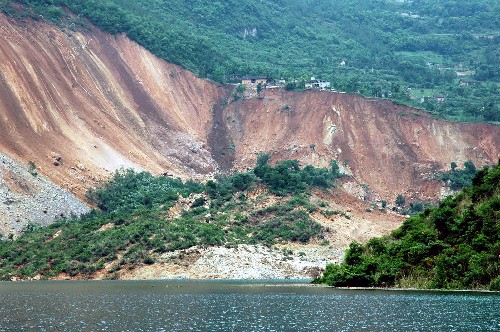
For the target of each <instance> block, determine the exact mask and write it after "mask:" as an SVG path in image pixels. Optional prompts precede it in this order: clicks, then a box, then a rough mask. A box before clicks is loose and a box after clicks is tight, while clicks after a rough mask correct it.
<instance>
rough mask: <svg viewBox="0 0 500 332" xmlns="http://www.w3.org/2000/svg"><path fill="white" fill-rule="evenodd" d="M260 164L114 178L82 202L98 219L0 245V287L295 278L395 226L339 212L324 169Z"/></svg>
mask: <svg viewBox="0 0 500 332" xmlns="http://www.w3.org/2000/svg"><path fill="white" fill-rule="evenodd" d="M267 161H268V158H267V157H266V156H262V157H261V158H260V159H259V163H258V164H257V166H256V167H255V168H254V170H253V171H252V172H248V173H238V174H234V175H231V176H227V177H219V178H218V179H217V181H208V182H207V183H206V184H201V183H199V182H194V181H191V180H189V181H186V182H182V181H180V180H178V179H173V178H171V177H166V176H158V177H154V176H152V175H151V174H149V173H144V172H142V173H136V172H134V171H132V170H127V171H120V172H116V173H115V176H114V177H113V179H112V180H110V181H109V182H107V183H106V184H104V185H102V186H101V187H99V188H97V189H95V190H93V191H91V192H90V193H89V198H90V199H91V200H92V201H93V202H95V204H96V205H97V206H98V207H99V208H100V211H92V212H91V213H88V214H86V215H84V216H83V217H82V218H80V219H63V220H59V221H57V222H56V223H54V224H52V225H50V226H48V227H43V228H40V227H36V226H35V225H32V227H30V228H28V229H26V230H25V231H24V233H23V234H21V235H20V236H19V237H18V238H16V239H14V240H11V241H0V279H1V280H16V279H31V278H36V279H40V278H43V279H46V278H83V279H87V278H97V279H100V278H113V279H114V278H123V279H130V278H174V277H191V278H200V277H203V278H304V277H308V276H309V277H311V276H317V275H318V274H319V272H320V271H322V270H323V269H324V267H325V264H326V261H327V260H328V261H339V259H340V256H339V254H341V251H339V250H338V248H344V247H345V246H346V245H347V243H348V242H349V241H352V240H358V241H365V240H366V239H367V238H369V237H371V236H374V235H380V234H384V233H387V232H388V231H390V230H392V229H394V228H395V227H397V226H398V225H399V224H400V220H401V216H398V215H397V214H393V213H387V212H385V211H372V212H370V213H367V212H364V213H363V212H361V211H363V209H362V206H364V208H365V209H366V207H367V206H368V205H367V204H366V203H364V204H363V203H362V202H359V201H357V202H356V200H355V199H352V198H351V200H352V201H354V202H352V204H349V205H350V207H351V209H352V210H351V209H349V210H347V209H346V208H345V207H343V206H341V207H339V205H338V203H337V202H338V201H341V202H342V201H345V199H349V195H346V194H345V193H343V192H342V191H337V190H335V191H333V189H332V185H333V182H332V181H333V180H335V178H336V177H338V176H339V172H338V167H337V165H336V164H335V163H334V162H332V165H331V168H329V169H326V168H324V169H318V168H314V167H312V166H306V167H304V168H300V167H299V166H298V163H297V161H284V162H282V163H279V164H277V165H276V166H270V165H269V164H268V163H267ZM339 196H340V199H339ZM342 196H345V197H342ZM360 205H361V206H360ZM240 245H241V246H240Z"/></svg>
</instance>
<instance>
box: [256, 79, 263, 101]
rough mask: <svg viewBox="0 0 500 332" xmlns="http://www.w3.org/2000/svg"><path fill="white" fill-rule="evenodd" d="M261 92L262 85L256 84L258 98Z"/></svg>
mask: <svg viewBox="0 0 500 332" xmlns="http://www.w3.org/2000/svg"><path fill="white" fill-rule="evenodd" d="M261 92H262V83H260V82H259V84H257V96H258V97H259V98H260V93H261Z"/></svg>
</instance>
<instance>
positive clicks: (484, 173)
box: [316, 165, 500, 291]
mask: <svg viewBox="0 0 500 332" xmlns="http://www.w3.org/2000/svg"><path fill="white" fill-rule="evenodd" d="M499 256H500V165H497V166H495V167H494V168H492V169H488V168H484V169H482V170H480V171H479V172H478V173H477V174H476V176H475V177H474V178H473V179H472V186H471V187H467V188H465V189H464V190H463V191H462V192H461V193H460V194H458V195H457V196H455V197H448V198H446V199H445V200H444V201H442V202H441V203H440V205H439V206H438V207H436V208H429V209H427V210H426V211H424V212H422V213H421V214H419V215H418V216H414V217H411V218H409V219H407V220H405V222H404V223H403V225H402V226H401V227H400V228H399V229H397V230H395V231H393V232H392V233H391V234H390V235H388V236H385V237H382V238H373V239H371V240H370V241H368V242H367V243H366V244H365V245H361V244H359V243H355V242H354V243H351V245H350V246H349V249H348V250H347V251H346V255H345V258H344V262H343V263H342V264H340V265H333V264H332V265H328V266H327V268H326V271H325V272H324V275H323V276H322V277H321V278H320V279H318V280H316V282H319V283H327V284H329V285H333V286H360V287H373V286H375V287H395V286H396V287H416V288H446V289H476V288H477V289H485V288H486V289H490V290H495V291H500V261H499V260H498V257H499Z"/></svg>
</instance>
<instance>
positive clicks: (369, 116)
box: [223, 89, 500, 201]
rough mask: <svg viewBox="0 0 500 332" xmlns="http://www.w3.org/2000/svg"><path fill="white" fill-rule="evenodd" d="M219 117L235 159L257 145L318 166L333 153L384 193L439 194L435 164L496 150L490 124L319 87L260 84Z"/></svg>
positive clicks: (481, 161)
mask: <svg viewBox="0 0 500 332" xmlns="http://www.w3.org/2000/svg"><path fill="white" fill-rule="evenodd" d="M223 118H224V119H227V127H228V128H230V129H229V132H230V133H231V136H232V141H233V142H234V144H235V151H236V158H235V159H236V160H237V161H238V163H237V165H236V166H237V167H241V168H244V167H250V166H252V165H254V163H255V159H256V154H257V153H260V152H268V153H271V155H272V157H273V159H275V160H281V159H298V160H299V161H301V162H302V163H303V164H313V165H316V166H321V165H323V166H325V167H326V166H328V163H329V161H330V160H332V159H334V160H338V161H339V163H341V164H345V165H346V170H347V172H348V173H350V174H352V175H353V176H354V178H355V179H356V182H357V183H358V184H364V185H365V186H363V187H364V188H365V189H366V188H368V190H367V191H368V192H367V193H366V192H365V195H368V196H370V192H371V194H375V195H374V196H376V193H378V194H379V195H380V196H381V197H382V198H386V199H387V200H388V201H394V199H395V198H396V196H397V195H398V194H400V193H403V194H406V197H407V198H411V197H414V198H415V199H419V200H431V199H436V198H439V196H440V189H441V185H440V183H439V182H438V181H432V180H433V175H435V173H436V172H437V171H439V170H443V168H449V164H450V163H451V162H452V161H456V162H457V163H458V164H459V165H462V164H463V162H465V161H467V160H472V161H473V162H474V163H475V164H476V165H478V166H482V165H485V164H492V163H496V162H497V161H498V157H499V151H500V127H498V126H493V125H488V124H484V123H457V122H448V121H441V120H435V119H433V118H431V117H430V116H429V115H427V114H426V113H423V112H421V111H418V110H416V109H413V108H409V107H405V106H400V105H396V104H394V103H392V102H391V101H388V100H377V99H366V98H363V97H360V96H355V95H348V94H343V93H333V92H327V91H305V92H286V91H283V90H281V89H272V90H270V89H268V90H265V91H264V98H262V99H258V98H251V99H247V100H242V101H237V102H233V103H231V104H230V105H229V106H228V107H227V108H226V109H225V110H224V116H223ZM366 185H367V186H368V187H367V186H366ZM365 191H366V190H365Z"/></svg>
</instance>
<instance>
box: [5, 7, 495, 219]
mask: <svg viewBox="0 0 500 332" xmlns="http://www.w3.org/2000/svg"><path fill="white" fill-rule="evenodd" d="M0 29H1V34H0V41H1V42H0V56H1V59H2V60H1V61H0V69H1V71H0V72H1V75H2V77H1V79H0V95H1V96H2V97H1V98H0V115H1V117H2V121H1V122H0V138H1V139H0V151H2V152H4V153H5V154H7V155H9V156H10V157H12V158H13V159H15V160H17V161H20V162H22V163H24V164H25V165H28V163H29V162H32V163H33V165H34V166H35V167H36V169H37V172H39V173H40V174H41V175H44V176H46V177H47V178H49V179H50V180H51V181H53V182H54V183H56V184H57V185H60V186H62V187H63V188H64V189H67V190H69V191H70V192H72V193H74V194H76V195H77V196H78V197H79V198H81V199H84V196H85V192H86V191H87V190H88V189H89V188H92V187H94V186H95V185H98V184H99V183H102V181H103V180H104V179H106V178H108V177H109V176H110V174H111V173H112V172H113V171H114V170H116V169H118V168H120V167H126V168H129V167H132V168H135V169H137V170H146V171H150V172H152V173H154V174H163V173H169V174H172V175H175V176H180V177H182V178H210V177H213V175H214V174H215V173H216V172H218V171H220V170H229V169H238V170H245V169H248V168H251V167H253V166H254V165H255V161H256V158H257V154H259V153H269V154H270V155H271V160H272V161H276V160H284V159H297V160H299V162H300V164H301V165H305V164H312V165H314V166H321V167H324V166H328V164H329V162H330V161H331V160H337V161H338V163H339V165H340V166H341V168H342V170H343V171H344V172H345V173H347V174H352V177H349V178H346V179H345V180H344V182H343V183H342V184H340V185H341V186H343V188H345V189H346V190H347V191H348V192H349V193H351V194H353V195H355V196H356V197H358V198H360V199H362V200H366V201H367V202H369V203H372V204H376V205H380V202H381V200H382V199H385V200H386V201H387V202H389V203H391V202H393V201H394V200H395V198H396V196H397V195H398V194H403V195H405V197H406V198H407V201H408V202H410V201H412V200H420V201H431V200H435V199H438V198H440V197H441V194H442V190H443V183H442V182H441V181H439V180H436V179H434V173H436V172H437V171H439V170H442V169H446V168H447V167H449V165H450V163H451V162H457V163H458V164H460V165H461V164H462V163H463V162H464V161H466V160H471V161H473V162H474V164H476V165H477V166H478V167H481V166H482V165H485V164H492V163H493V162H495V161H496V160H497V158H498V155H499V147H500V134H499V130H500V129H499V127H498V126H493V125H487V124H479V123H455V122H447V121H440V120H436V119H433V118H431V117H429V116H427V115H426V114H425V113H422V112H420V111H417V110H415V109H412V108H409V107H405V106H401V105H397V104H394V103H392V102H390V101H387V100H379V99H366V98H363V97H361V96H357V95H349V94H342V93H334V92H326V91H304V92H298V91H283V90H280V89H268V90H265V91H264V93H263V98H262V99H260V98H256V97H255V95H254V97H252V98H249V99H240V100H237V101H234V100H233V99H232V98H231V97H230V96H231V93H232V92H233V89H234V87H233V86H230V85H225V86H218V85H216V84H213V83H210V82H208V81H205V80H202V79H199V78H197V77H195V76H194V75H193V74H192V73H190V72H188V71H186V70H184V69H182V68H180V67H178V66H176V65H172V64H168V63H166V62H164V61H162V60H160V59H159V58H158V57H156V56H154V55H152V54H151V53H149V52H148V51H146V50H145V49H144V48H142V47H140V46H139V45H137V44H136V43H134V42H132V41H130V40H129V39H128V38H127V37H126V36H124V35H117V36H111V35H109V34H106V33H104V32H102V31H100V30H99V29H97V28H95V27H92V26H91V27H90V30H89V31H86V32H73V31H68V30H64V31H63V30H60V29H59V28H56V27H54V26H51V25H47V24H45V23H43V22H36V21H33V20H31V19H24V20H13V19H10V18H7V17H6V16H0ZM0 208H2V209H4V208H5V205H1V206H0ZM10 222H13V221H10Z"/></svg>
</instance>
